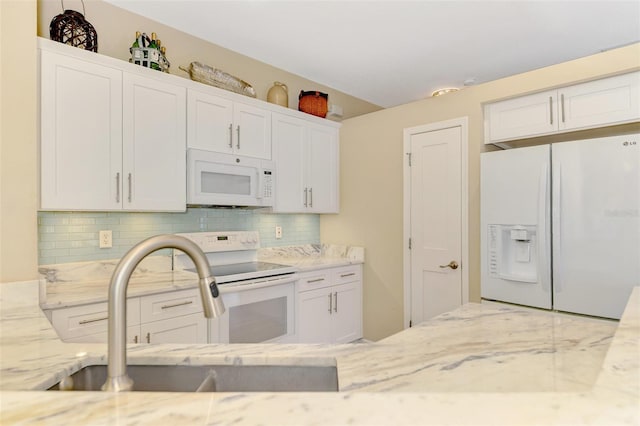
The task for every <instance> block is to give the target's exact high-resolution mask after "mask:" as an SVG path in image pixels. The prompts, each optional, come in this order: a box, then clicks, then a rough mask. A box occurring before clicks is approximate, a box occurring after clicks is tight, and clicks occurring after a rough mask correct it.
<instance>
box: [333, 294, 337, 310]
mask: <svg viewBox="0 0 640 426" xmlns="http://www.w3.org/2000/svg"><path fill="white" fill-rule="evenodd" d="M333 312H335V313H336V314H337V313H338V292H337V291H336V292H335V293H333Z"/></svg>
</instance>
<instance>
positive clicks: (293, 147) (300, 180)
mask: <svg viewBox="0 0 640 426" xmlns="http://www.w3.org/2000/svg"><path fill="white" fill-rule="evenodd" d="M306 139H307V124H306V123H305V122H304V121H302V120H299V119H297V118H293V117H288V116H284V115H280V114H273V141H274V159H275V161H276V191H275V195H276V199H275V206H274V207H273V211H275V212H300V211H303V210H304V195H305V193H304V188H305V185H306V182H305V181H306V174H305V173H306V162H307V157H306V152H307V151H306Z"/></svg>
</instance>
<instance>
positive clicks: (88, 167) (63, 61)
mask: <svg viewBox="0 0 640 426" xmlns="http://www.w3.org/2000/svg"><path fill="white" fill-rule="evenodd" d="M40 73H41V75H40V77H41V133H40V166H41V169H40V207H41V208H42V209H61V210H72V209H78V210H113V209H120V206H121V194H120V190H121V188H120V186H117V184H119V183H120V181H121V178H122V73H121V72H120V71H119V70H116V69H113V68H109V67H105V66H102V65H96V64H92V63H89V62H85V61H81V60H78V59H74V58H70V57H68V56H63V55H58V54H55V53H52V52H47V51H41V70H40Z"/></svg>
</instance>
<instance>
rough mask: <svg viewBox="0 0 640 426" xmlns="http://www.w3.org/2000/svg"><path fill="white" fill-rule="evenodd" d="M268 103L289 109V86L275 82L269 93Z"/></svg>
mask: <svg viewBox="0 0 640 426" xmlns="http://www.w3.org/2000/svg"><path fill="white" fill-rule="evenodd" d="M267 102H269V103H272V104H276V105H280V106H283V107H285V108H288V107H289V90H288V89H287V85H286V84H283V83H280V82H279V81H275V82H274V83H273V87H272V88H271V89H269V92H268V93H267Z"/></svg>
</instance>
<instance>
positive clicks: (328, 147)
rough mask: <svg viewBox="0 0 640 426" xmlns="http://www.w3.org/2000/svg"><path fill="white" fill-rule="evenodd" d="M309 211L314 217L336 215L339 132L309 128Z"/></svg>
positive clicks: (315, 127) (329, 128) (314, 127)
mask: <svg viewBox="0 0 640 426" xmlns="http://www.w3.org/2000/svg"><path fill="white" fill-rule="evenodd" d="M308 141H309V142H308V159H307V160H308V172H307V186H308V191H309V194H308V197H309V198H308V207H309V209H310V210H311V211H312V212H314V213H338V131H337V129H334V128H331V127H320V126H310V127H309V139H308Z"/></svg>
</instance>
